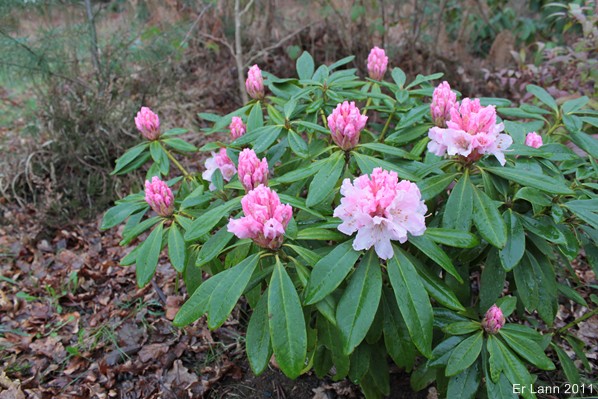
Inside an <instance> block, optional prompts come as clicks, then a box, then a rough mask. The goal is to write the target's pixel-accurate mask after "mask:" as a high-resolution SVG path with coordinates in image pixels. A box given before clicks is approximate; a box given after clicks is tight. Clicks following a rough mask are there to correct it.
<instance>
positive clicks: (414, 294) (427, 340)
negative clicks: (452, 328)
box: [387, 256, 434, 357]
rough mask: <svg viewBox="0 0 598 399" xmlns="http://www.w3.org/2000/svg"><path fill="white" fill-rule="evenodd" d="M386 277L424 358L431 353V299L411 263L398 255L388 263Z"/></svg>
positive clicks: (432, 317)
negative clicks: (401, 259)
mask: <svg viewBox="0 0 598 399" xmlns="http://www.w3.org/2000/svg"><path fill="white" fill-rule="evenodd" d="M387 269H388V277H389V279H390V283H391V285H392V288H393V290H394V292H395V298H396V300H397V304H398V306H399V309H400V310H401V314H402V315H403V319H404V320H405V324H406V325H407V329H408V330H409V334H410V335H411V338H412V339H413V343H414V344H415V346H416V347H417V349H418V350H419V351H420V352H421V353H422V354H423V355H424V356H426V357H430V356H431V354H432V326H433V320H434V316H433V313H432V305H431V304H430V298H429V297H428V294H427V292H426V290H425V288H424V286H423V284H422V282H421V280H420V277H419V276H418V274H417V271H416V270H415V268H414V267H413V265H412V264H411V262H405V261H403V262H401V261H400V259H399V258H398V257H397V256H394V257H393V258H391V259H389V261H388V266H387Z"/></svg>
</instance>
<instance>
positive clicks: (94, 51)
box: [85, 0, 104, 87]
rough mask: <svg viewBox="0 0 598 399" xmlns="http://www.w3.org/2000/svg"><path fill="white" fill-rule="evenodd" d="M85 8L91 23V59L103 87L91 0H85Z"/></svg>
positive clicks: (88, 20)
mask: <svg viewBox="0 0 598 399" xmlns="http://www.w3.org/2000/svg"><path fill="white" fill-rule="evenodd" d="M85 10H86V11H87V22H88V24H89V36H90V39H91V42H90V46H91V49H90V50H91V61H92V63H93V67H94V69H95V70H96V76H97V79H98V83H99V84H100V87H103V84H104V79H103V76H102V67H101V64H100V52H99V49H98V36H97V33H96V25H95V22H94V19H93V12H92V10H91V0H85Z"/></svg>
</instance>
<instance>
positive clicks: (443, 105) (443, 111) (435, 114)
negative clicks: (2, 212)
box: [430, 81, 457, 128]
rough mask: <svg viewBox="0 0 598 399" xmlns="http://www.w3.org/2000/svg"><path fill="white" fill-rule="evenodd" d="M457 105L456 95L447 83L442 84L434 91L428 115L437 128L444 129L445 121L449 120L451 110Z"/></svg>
mask: <svg viewBox="0 0 598 399" xmlns="http://www.w3.org/2000/svg"><path fill="white" fill-rule="evenodd" d="M456 105H457V95H456V94H455V93H454V92H453V91H452V90H451V86H450V85H449V84H448V82H446V81H445V82H442V83H441V84H440V85H438V87H436V88H435V89H434V93H433V95H432V104H430V113H431V114H432V121H433V122H434V124H435V125H436V126H438V127H443V128H444V127H446V121H447V120H450V119H451V110H452V109H453V108H455V106H456Z"/></svg>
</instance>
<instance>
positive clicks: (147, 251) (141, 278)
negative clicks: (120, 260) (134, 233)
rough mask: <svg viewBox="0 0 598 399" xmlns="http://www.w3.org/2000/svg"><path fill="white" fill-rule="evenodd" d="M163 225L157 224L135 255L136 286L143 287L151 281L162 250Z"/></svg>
mask: <svg viewBox="0 0 598 399" xmlns="http://www.w3.org/2000/svg"><path fill="white" fill-rule="evenodd" d="M163 227H164V223H163V222H162V223H159V224H158V225H157V226H156V227H155V228H154V230H153V231H152V232H151V233H150V235H149V236H148V237H147V238H146V239H145V241H144V242H143V244H141V248H140V249H139V253H138V254H137V267H136V269H135V275H136V277H137V286H138V287H140V288H141V287H144V286H145V285H146V284H147V283H149V282H150V280H151V279H152V277H153V275H154V273H155V271H156V265H157V264H158V259H159V258H160V251H161V250H162V230H163Z"/></svg>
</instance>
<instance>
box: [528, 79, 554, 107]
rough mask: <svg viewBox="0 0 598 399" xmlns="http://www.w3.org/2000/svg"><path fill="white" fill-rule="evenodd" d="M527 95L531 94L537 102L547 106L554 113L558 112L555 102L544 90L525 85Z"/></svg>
mask: <svg viewBox="0 0 598 399" xmlns="http://www.w3.org/2000/svg"><path fill="white" fill-rule="evenodd" d="M525 89H526V90H527V92H528V93H531V94H533V95H534V96H535V97H536V98H537V99H538V100H540V101H542V102H543V103H544V104H546V105H548V106H549V107H550V108H551V109H552V110H553V111H554V112H555V113H557V112H558V111H559V107H558V105H557V104H556V100H555V99H554V98H553V97H552V96H551V95H550V93H548V92H547V91H546V90H544V89H543V88H541V87H540V86H536V85H527V87H526V88H525Z"/></svg>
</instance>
